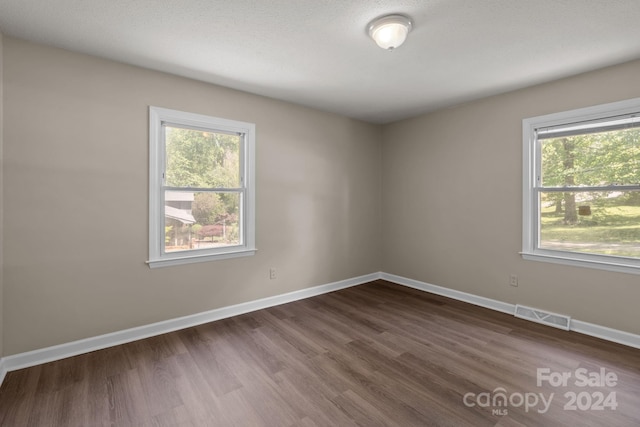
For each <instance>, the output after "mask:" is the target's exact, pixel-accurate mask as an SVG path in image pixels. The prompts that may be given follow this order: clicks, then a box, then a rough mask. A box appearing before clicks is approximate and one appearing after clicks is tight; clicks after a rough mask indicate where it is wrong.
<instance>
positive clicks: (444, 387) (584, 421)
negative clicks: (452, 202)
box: [0, 281, 640, 427]
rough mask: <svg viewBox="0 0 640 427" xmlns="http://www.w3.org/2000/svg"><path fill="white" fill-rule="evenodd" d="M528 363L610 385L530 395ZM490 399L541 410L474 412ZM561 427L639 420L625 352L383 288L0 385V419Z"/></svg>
mask: <svg viewBox="0 0 640 427" xmlns="http://www.w3.org/2000/svg"><path fill="white" fill-rule="evenodd" d="M538 368H549V369H550V370H551V371H552V372H557V373H561V372H570V373H572V374H573V375H575V372H576V370H578V369H585V372H588V373H593V372H599V371H600V369H605V370H606V371H607V372H613V373H615V374H616V375H617V378H618V381H617V384H616V385H615V386H604V387H596V386H593V387H578V386H577V385H576V384H575V382H574V381H575V378H572V379H570V380H569V383H568V384H567V385H566V386H561V387H554V386H552V385H550V384H548V383H544V384H542V385H541V386H538V385H537V383H536V380H537V378H536V375H537V369H538ZM501 390H502V391H504V393H505V396H507V395H508V396H513V395H514V394H515V395H517V394H522V395H525V394H527V393H529V394H531V395H533V394H537V396H543V397H544V398H546V399H548V400H549V406H548V411H546V412H542V411H540V410H539V409H541V408H542V405H538V406H532V407H530V408H526V407H525V406H523V405H519V404H518V400H517V396H516V400H515V401H511V402H509V401H508V402H507V403H506V406H501V405H500V401H499V400H496V401H495V402H494V403H496V404H495V405H494V404H489V405H481V404H478V403H479V402H480V401H481V400H480V398H479V396H482V395H484V396H485V397H489V398H490V399H494V398H495V397H496V394H499V393H500V391H501ZM585 392H587V393H588V396H587V395H584V393H585ZM565 393H576V394H580V393H583V397H582V398H583V400H584V401H583V402H582V403H585V402H586V400H585V399H587V398H588V399H595V398H596V397H597V396H596V394H597V393H602V394H603V395H608V394H609V393H614V395H615V398H616V402H617V407H616V408H615V410H612V409H611V408H610V407H608V408H605V409H604V410H588V409H582V410H579V409H578V410H569V409H568V408H567V407H566V405H567V403H568V398H567V397H566V395H565ZM465 396H467V397H468V396H472V397H473V398H472V399H471V403H472V404H465ZM529 398H533V396H529ZM466 402H467V403H468V402H469V400H468V399H467V401H466ZM577 425H588V426H639V425H640V350H636V349H632V348H629V347H625V346H622V345H618V344H613V343H610V342H605V341H602V340H599V339H596V338H592V337H587V336H584V335H580V334H576V333H573V332H565V331H561V330H557V329H553V328H550V327H546V326H542V325H538V324H535V323H531V322H527V321H524V320H521V319H517V318H515V317H513V316H510V315H506V314H503V313H497V312H494V311H491V310H487V309H483V308H480V307H476V306H472V305H469V304H465V303H462V302H459V301H455V300H451V299H447V298H444V297H440V296H436V295H431V294H427V293H424V292H420V291H417V290H414V289H409V288H404V287H401V286H398V285H393V284H390V283H387V282H384V281H376V282H372V283H369V284H367V285H362V286H357V287H354V288H349V289H345V290H342V291H337V292H333V293H330V294H326V295H321V296H317V297H314V298H310V299H307V300H302V301H296V302H293V303H289V304H284V305H281V306H278V307H272V308H269V309H265V310H260V311H256V312H253V313H249V314H245V315H242V316H237V317H234V318H230V319H224V320H221V321H218V322H213V323H209V324H205V325H200V326H196V327H193V328H189V329H185V330H182V331H177V332H173V333H169V334H164V335H160V336H157V337H152V338H148V339H145V340H140V341H136V342H132V343H129V344H124V345H119V346H115V347H112V348H108V349H105V350H100V351H95V352H92V353H89V354H85V355H81V356H76V357H72V358H68V359H64V360H60V361H56V362H50V363H46V364H43V365H40V366H35V367H32V368H27V369H22V370H19V371H15V372H10V373H8V374H7V376H6V379H5V381H4V383H3V385H2V388H0V426H83V427H84V426H269V427H271V426H308V427H317V426H367V427H369V426H403V427H404V426H456V427H457V426H474V427H475V426H502V427H522V426H544V427H553V426H577Z"/></svg>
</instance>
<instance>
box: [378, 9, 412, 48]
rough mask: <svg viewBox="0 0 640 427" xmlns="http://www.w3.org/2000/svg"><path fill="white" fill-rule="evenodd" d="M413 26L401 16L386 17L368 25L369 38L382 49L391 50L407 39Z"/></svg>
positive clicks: (407, 19)
mask: <svg viewBox="0 0 640 427" xmlns="http://www.w3.org/2000/svg"><path fill="white" fill-rule="evenodd" d="M412 27H413V24H412V23H411V20H410V19H409V18H407V17H406V16H403V15H387V16H383V17H381V18H378V19H376V20H374V21H373V22H371V23H370V24H369V26H368V27H367V28H368V31H369V36H370V37H371V38H372V39H373V41H375V42H376V44H377V45H378V46H380V47H381V48H382V49H387V50H393V49H395V48H397V47H398V46H400V45H401V44H402V43H404V41H405V40H406V39H407V34H409V31H411V28H412Z"/></svg>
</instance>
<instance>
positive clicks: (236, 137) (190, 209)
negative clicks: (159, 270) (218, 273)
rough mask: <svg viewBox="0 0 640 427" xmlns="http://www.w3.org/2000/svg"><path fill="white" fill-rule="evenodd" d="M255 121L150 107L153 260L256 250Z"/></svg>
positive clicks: (161, 263)
mask: <svg viewBox="0 0 640 427" xmlns="http://www.w3.org/2000/svg"><path fill="white" fill-rule="evenodd" d="M254 145H255V125H254V124H252V123H245V122H238V121H233V120H227V119H221V118H216V117H210V116H204V115H200V114H192V113H186V112H182V111H176V110H169V109H166V108H158V107H150V108H149V154H150V161H149V262H148V263H149V266H150V267H160V266H167V265H174V264H183V263H191V262H199V261H209V260H215V259H221V258H230V257H237V256H246V255H253V253H254V252H255V226H254V224H255V214H254V203H255V201H254V200H255V196H254V183H255V178H254V152H255V148H254Z"/></svg>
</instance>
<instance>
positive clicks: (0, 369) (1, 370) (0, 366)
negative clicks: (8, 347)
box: [0, 357, 7, 386]
mask: <svg viewBox="0 0 640 427" xmlns="http://www.w3.org/2000/svg"><path fill="white" fill-rule="evenodd" d="M5 375H7V367H6V366H4V359H3V358H2V357H0V386H1V385H2V382H3V381H4V377H5Z"/></svg>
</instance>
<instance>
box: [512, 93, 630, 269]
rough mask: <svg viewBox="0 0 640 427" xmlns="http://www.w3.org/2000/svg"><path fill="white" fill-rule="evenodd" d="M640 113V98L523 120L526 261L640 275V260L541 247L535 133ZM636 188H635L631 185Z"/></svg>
mask: <svg viewBox="0 0 640 427" xmlns="http://www.w3.org/2000/svg"><path fill="white" fill-rule="evenodd" d="M633 113H640V98H634V99H629V100H625V101H620V102H613V103H609V104H602V105H596V106H592V107H587V108H580V109H576V110H570V111H564V112H559V113H554V114H547V115H544V116H538V117H531V118H527V119H524V120H523V121H522V143H523V146H522V153H523V156H522V157H523V160H522V170H523V179H522V186H523V198H522V252H521V255H522V257H523V258H524V259H526V260H531V261H543V262H551V263H556V264H564V265H572V266H580V267H589V268H597V269H601V270H608V271H615V272H623V273H632V274H640V259H638V258H630V257H629V258H628V257H618V256H611V255H600V254H587V253H578V252H569V251H559V250H550V249H541V248H539V239H540V222H539V216H538V213H539V211H540V209H539V206H538V203H539V198H538V191H537V188H538V187H537V186H539V185H541V183H539V177H540V167H541V155H540V152H541V151H540V142H539V141H538V140H537V137H536V130H537V129H541V128H549V127H553V126H560V125H566V124H571V123H579V122H585V121H590V120H598V119H606V118H609V117H614V116H619V115H626V114H633ZM630 187H633V186H630Z"/></svg>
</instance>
